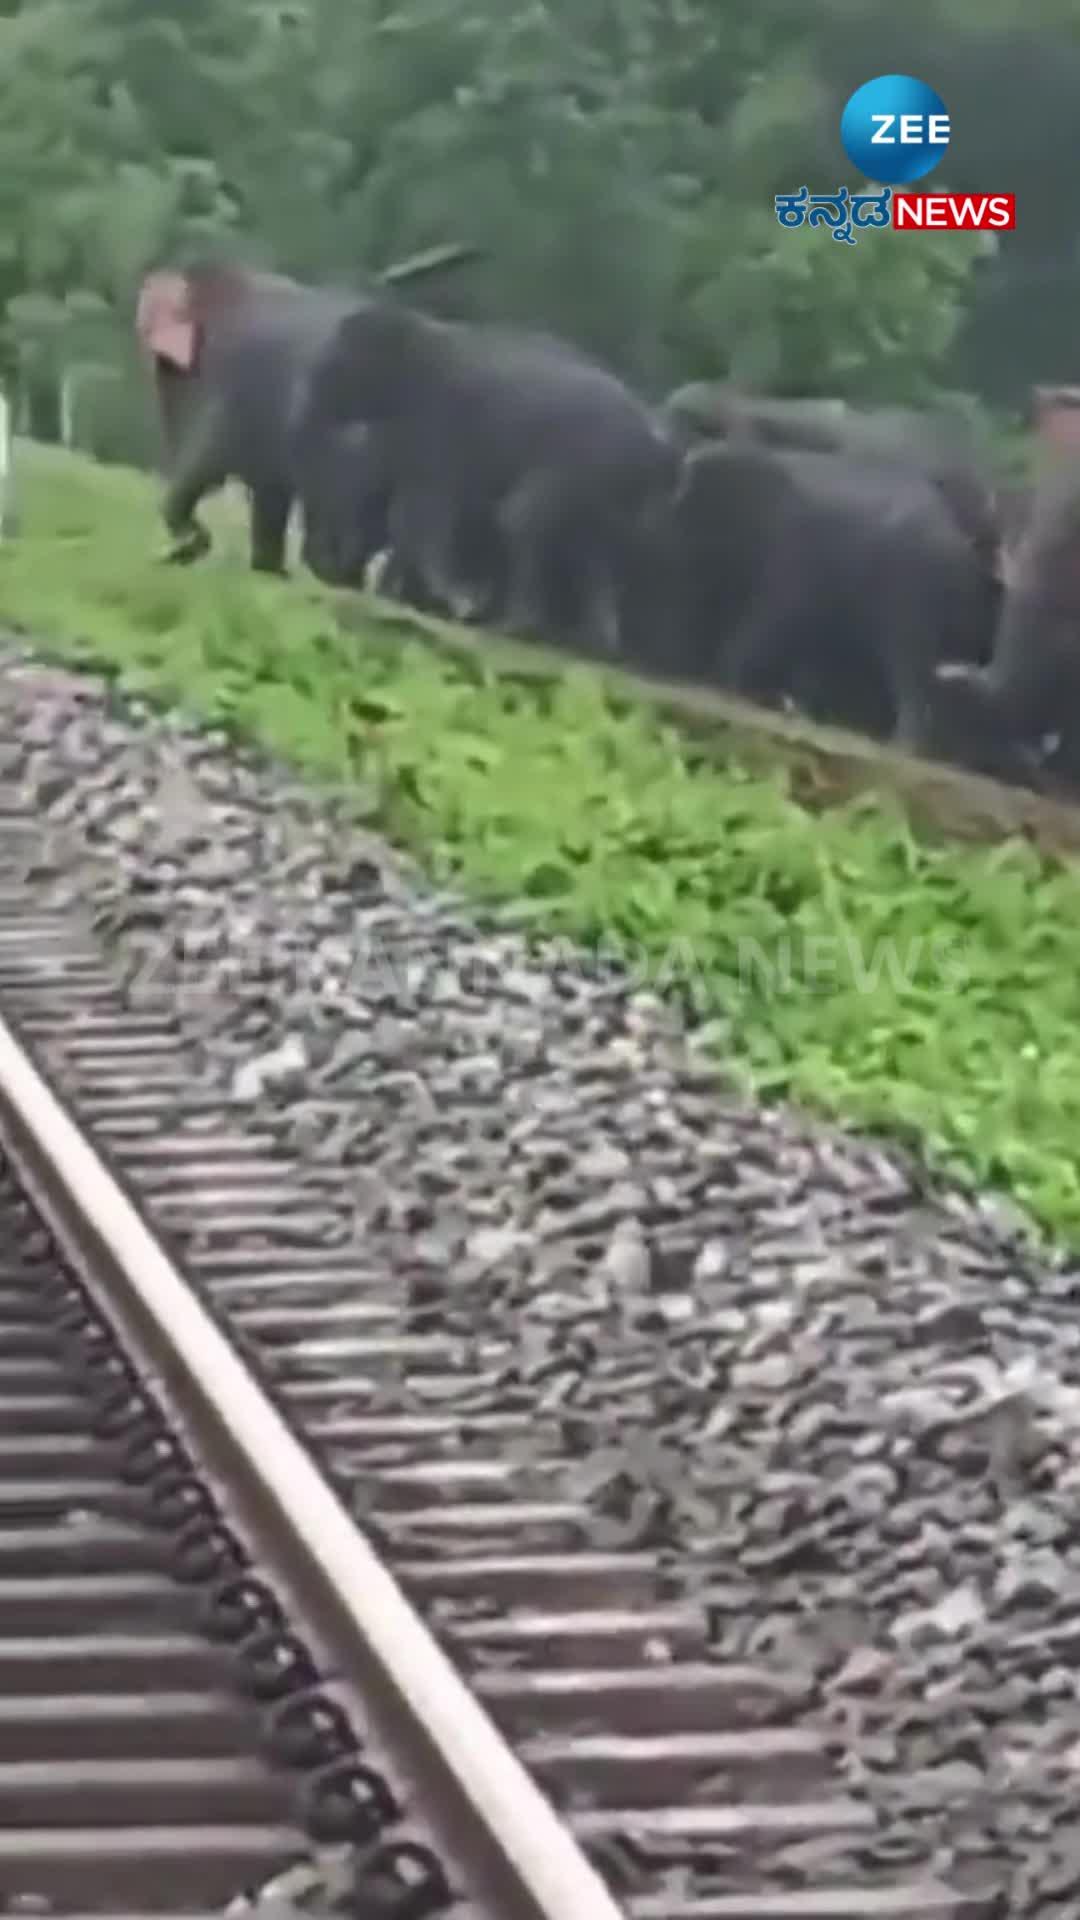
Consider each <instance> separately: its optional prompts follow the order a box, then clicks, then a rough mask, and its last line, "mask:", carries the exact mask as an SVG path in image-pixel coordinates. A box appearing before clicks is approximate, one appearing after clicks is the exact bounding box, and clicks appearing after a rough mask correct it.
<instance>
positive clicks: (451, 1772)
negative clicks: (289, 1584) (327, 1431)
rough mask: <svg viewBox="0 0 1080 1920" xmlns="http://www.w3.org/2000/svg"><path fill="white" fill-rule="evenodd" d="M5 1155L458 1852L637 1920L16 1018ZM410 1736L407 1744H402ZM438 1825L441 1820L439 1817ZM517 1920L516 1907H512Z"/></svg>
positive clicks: (542, 1918)
mask: <svg viewBox="0 0 1080 1920" xmlns="http://www.w3.org/2000/svg"><path fill="white" fill-rule="evenodd" d="M0 1141H2V1143H3V1146H4V1149H5V1151H6V1152H7V1153H8V1154H9V1156H10V1158H11V1160H12V1162H13V1164H14V1166H15V1167H16V1169H17V1172H18V1174H19V1177H20V1179H22V1180H23V1181H24V1182H25V1184H26V1186H27V1189H28V1191H29V1192H30V1193H31V1194H32V1196H33V1199H34V1203H35V1205H36V1206H37V1207H38V1208H39V1210H40V1212H41V1214H42V1216H43V1218H44V1219H45V1220H46V1222H47V1224H48V1226H49V1229H50V1231H51V1232H52V1233H53V1234H54V1236H55V1238H56V1240H57V1242H58V1244H59V1245H60V1247H61V1248H62V1250H63V1251H64V1252H65V1254H66V1255H67V1257H68V1258H70V1259H72V1260H74V1261H77V1262H78V1264H79V1266H80V1267H81V1268H82V1270H83V1272H84V1275H85V1277H86V1279H87V1281H88V1283H89V1284H90V1285H91V1287H92V1288H94V1289H95V1290H96V1291H98V1292H99V1294H100V1300H99V1304H100V1306H101V1307H102V1309H103V1311H104V1312H105V1314H106V1316H107V1317H108V1318H110V1319H112V1320H113V1321H114V1323H115V1324H117V1325H118V1328H119V1329H120V1330H121V1332H122V1334H123V1335H124V1336H125V1337H126V1338H127V1339H128V1340H131V1339H133V1338H134V1339H135V1340H137V1341H139V1342H140V1343H141V1344H142V1346H143V1348H144V1350H145V1351H146V1352H147V1353H148V1354H149V1356H150V1358H151V1359H152V1362H153V1364H154V1365H155V1366H156V1367H157V1369H158V1370H159V1374H160V1377H161V1379H162V1380H163V1381H164V1382H165V1384H166V1386H167V1388H169V1389H171V1390H172V1391H173V1392H174V1393H175V1394H176V1395H177V1396H178V1400H179V1404H180V1405H181V1406H182V1408H183V1410H184V1411H185V1413H187V1412H188V1410H189V1408H190V1407H191V1406H192V1405H194V1406H195V1407H196V1408H197V1410H198V1422H199V1424H198V1433H199V1439H200V1443H202V1442H203V1440H204V1439H208V1440H209V1442H210V1443H211V1445H212V1450H213V1451H214V1453H215V1454H216V1456H217V1458H218V1459H219V1460H220V1461H226V1462H227V1463H228V1467H229V1471H228V1474H227V1475H226V1484H227V1485H228V1487H229V1490H230V1492H231V1491H232V1489H233V1487H234V1486H236V1487H237V1490H238V1492H239V1493H240V1496H241V1499H242V1500H245V1501H247V1502H248V1503H249V1505H250V1506H253V1507H254V1509H255V1511H256V1512H257V1513H259V1514H260V1515H261V1516H262V1518H263V1521H264V1524H266V1523H269V1525H270V1526H271V1527H272V1529H273V1533H274V1537H275V1540H277V1539H278V1538H280V1539H281V1540H282V1541H283V1542H285V1543H286V1547H285V1550H286V1551H287V1553H288V1555H289V1558H290V1561H291V1562H292V1563H293V1565H294V1566H295V1568H296V1570H297V1573H298V1578H299V1579H300V1581H301V1583H302V1585H303V1587H304V1589H305V1598H306V1599H310V1600H312V1601H313V1602H314V1603H315V1604H316V1607H317V1611H318V1612H319V1613H320V1615H321V1616H322V1618H323V1619H324V1620H325V1621H327V1622H329V1623H330V1628H331V1636H332V1639H333V1643H334V1646H335V1651H336V1652H337V1653H338V1654H339V1656H340V1657H341V1658H342V1670H343V1675H344V1677H345V1678H346V1679H347V1680H348V1681H350V1682H352V1683H354V1684H355V1685H356V1686H357V1688H358V1690H359V1691H360V1692H361V1694H362V1697H363V1698H364V1699H365V1700H366V1699H367V1696H368V1691H369V1687H370V1684H371V1680H372V1678H373V1677H374V1678H375V1680H376V1682H377V1683H378V1684H379V1686H380V1688H381V1690H382V1692H383V1696H384V1701H385V1700H386V1699H387V1698H388V1699H389V1702H390V1705H391V1707H392V1709H393V1710H394V1711H395V1714H396V1718H397V1719H398V1720H401V1719H404V1721H405V1722H406V1731H407V1732H409V1733H410V1734H411V1739H410V1742H409V1744H410V1747H411V1748H412V1752H411V1753H410V1761H411V1762H412V1763H413V1766H414V1770H415V1772H416V1774H417V1776H418V1777H419V1779H420V1780H421V1782H422V1785H423V1787H424V1788H425V1789H428V1790H432V1791H435V1792H440V1793H443V1794H445V1796H446V1799H447V1801H448V1802H449V1803H451V1804H452V1806H453V1808H454V1818H455V1821H456V1820H458V1819H459V1818H460V1815H461V1814H464V1815H465V1816H466V1818H467V1820H468V1822H469V1831H468V1833H465V1832H463V1831H462V1830H461V1829H460V1828H457V1829H455V1837H456V1840H457V1850H458V1851H459V1852H460V1853H462V1854H463V1855H464V1856H466V1857H467V1858H468V1859H469V1861H470V1863H477V1865H478V1870H479V1871H480V1872H481V1874H482V1877H483V1878H484V1879H485V1880H486V1881H488V1882H489V1883H490V1881H491V1879H492V1877H493V1878H494V1883H495V1886H496V1889H497V1892H498V1895H499V1897H500V1904H501V1901H503V1900H511V1901H512V1902H513V1906H514V1908H515V1910H516V1911H517V1912H520V1913H528V1914H530V1915H531V1916H534V1917H535V1920H623V1915H622V1910H621V1909H620V1907H619V1906H618V1905H617V1903H616V1902H615V1901H614V1900H613V1898H612V1896H611V1894H610V1893H609V1892H608V1890H607V1889H606V1887H605V1886H604V1884H603V1881H602V1880H601V1879H600V1877H599V1875H598V1874H597V1873H596V1872H595V1871H594V1869H593V1868H592V1866H591V1865H590V1864H589V1862H588V1860H587V1859H586V1858H585V1855H584V1854H583V1853H582V1852H581V1850H580V1849H579V1847H578V1846H577V1843H576V1841H575V1840H574V1838H573V1836H572V1835H571V1834H570V1833H569V1831H568V1830H567V1828H566V1827H565V1826H564V1825H563V1824H562V1822H561V1821H560V1820H559V1818H558V1816H557V1814H556V1812H555V1810H554V1808H553V1807H552V1805H551V1803H550V1802H549V1801H548V1800H547V1798H546V1797H545V1796H544V1794H543V1793H542V1792H541V1791H540V1789H539V1788H538V1787H537V1786H536V1784H535V1783H534V1781H533V1780H532V1779H531V1778H530V1776H529V1774H528V1773H527V1772H526V1770H525V1769H524V1767H523V1766H522V1765H521V1762H520V1761H519V1760H518V1759H517V1758H516V1756H515V1755H514V1753H513V1752H512V1751H511V1749H510V1748H509V1747H508V1746H507V1745H506V1743H505V1742H504V1740H503V1738H502V1736H501V1735H500V1734H499V1732H498V1731H497V1729H496V1727H495V1725H494V1723H493V1722H492V1721H491V1720H490V1719H489V1717H488V1715H487V1713H486V1712H485V1711H484V1709H483V1708H482V1707H481V1705H480V1704H479V1703H478V1701H477V1700H476V1699H475V1698H474V1697H473V1695H472V1694H471V1693H470V1692H469V1690H468V1688H467V1686H466V1685H465V1683H464V1682H463V1680H462V1679H461V1678H460V1677H459V1675H458V1674H457V1673H456V1672H455V1670H454V1668H453V1666H452V1665H451V1663H450V1661H449V1660H448V1659H447V1657H446V1655H445V1654H444V1653H443V1652H442V1650H441V1648H440V1647H439V1646H438V1643H437V1642H436V1641H435V1639H434V1638H433V1636H432V1634H431V1633H430V1632H429V1630H428V1628H427V1627H426V1626H425V1624H424V1623H423V1621H422V1620H421V1619H420V1617H419V1616H418V1614H417V1613H416V1612H415V1610H414V1609H413V1607H412V1605H411V1604H410V1602H409V1600H408V1599H407V1598H406V1596H405V1594H404V1593H403V1591H402V1589H401V1588H400V1586H399V1585H398V1583H397V1581H396V1580H395V1579H394V1577H393V1575H392V1574H391V1573H390V1572H389V1571H388V1570H387V1568H386V1567H385V1566H384V1565H383V1563H382V1561H381V1560H380V1559H379V1557H378V1554H377V1553H376V1552H375V1550H374V1549H373V1547H372V1545H371V1544H370V1543H369V1542H368V1540H366V1539H365V1537H364V1535H363V1534H362V1533H361V1531H360V1530H359V1528H358V1527H357V1525H356V1523H355V1521H354V1520H353V1519H352V1517H351V1516H350V1514H349V1513H348V1511H347V1510H346V1508H345V1507H344V1505H343V1504H342V1502H341V1501H340V1500H339V1498H338V1497H337V1495H336V1493H335V1492H334V1491H333V1489H332V1488H331V1487H330V1486H329V1485H328V1484H327V1483H326V1481H325V1480H324V1479H323V1478H322V1476H321V1474H320V1473H319V1471H318V1469H317V1467H316V1466H315V1464H314V1462H313V1461H312V1460H311V1459H310V1458H309V1456H308V1455H307V1453H306V1452H305V1450H304V1448H303V1447H302V1446H301V1445H300V1443H299V1442H298V1441H297V1439H296V1438H295V1437H294V1435H293V1434H292V1433H291V1432H290V1431H289V1428H288V1427H287V1425H286V1424H285V1421H284V1420H283V1419H282V1417H281V1415H280V1414H279V1413H278V1411H277V1409H276V1408H275V1407H274V1405H273V1404H272V1402H271V1401H270V1400H269V1398H268V1397H267V1396H266V1394H265V1393H264V1392H263V1390H262V1389H261V1387H260V1386H259V1385H258V1383H257V1382H256V1381H255V1380H254V1379H253V1378H252V1376H251V1375H250V1374H249V1372H248V1371H247V1369H246V1367H245V1366H244V1364H243V1362H242V1360H241V1359H240V1358H239V1357H238V1355H237V1353H236V1352H235V1351H234V1350H233V1348H232V1346H231V1345H230V1343H229V1342H228V1340H227V1339H226V1338H225V1337H224V1335H223V1334H222V1333H221V1332H220V1331H219V1329H218V1328H217V1326H215V1324H214V1322H213V1320H212V1318H211V1317H210V1315H209V1314H208V1313H207V1312H206V1310H205V1309H204V1307H203V1306H202V1304H201V1303H200V1301H199V1300H198V1298H197V1296H196V1295H195V1293H194V1292H193V1291H192V1289H191V1287H190V1286H189V1285H188V1283H187V1282H186V1281H185V1279H184V1278H183V1276H182V1275H181V1273H180V1272H179V1270H178V1269H177V1267H176V1266H175V1265H174V1264H173V1262H172V1260H171V1259H170V1258H169V1257H168V1255H167V1253H166V1252H165V1250H164V1248H163V1247H162V1246H161V1244H160V1242H159V1241H158V1240H157V1239H156V1238H155V1237H154V1235H153V1234H152V1233H151V1232H150V1230H149V1229H148V1227H147V1226H146V1225H145V1224H144V1222H143V1220H142V1219H141V1218H140V1215H139V1213H138V1212H137V1210H136V1208H135V1207H134V1206H133V1204H132V1202H131V1201H130V1200H129V1199H128V1197H127V1195H126V1194H125V1193H124V1191H123V1189H122V1187H121V1186H120V1184H119V1183H118V1181H117V1180H116V1179H115V1177H114V1176H113V1174H112V1173H111V1172H110V1171H109V1169H108V1168H107V1166H106V1165H105V1164H104V1162H103V1161H102V1159H101V1158H100V1157H99V1155H98V1154H97V1153H96V1152H95V1150H94V1149H93V1148H92V1147H91V1146H90V1145H89V1143H88V1142H87V1140H86V1139H85V1138H84V1136H83V1135H82V1133H81V1132H80V1130H79V1128H78V1127H77V1126H76V1125H75V1123H74V1122H73V1121H72V1119H71V1118H70V1116H69V1115H68V1114H67V1113H66V1111H65V1110H64V1107H63V1106H62V1104H61V1102H60V1101H59V1100H58V1099H57V1097H56V1095H55V1094H54V1093H53V1091H52V1089H51V1088H50V1087H49V1085H48V1084H47V1082H46V1080H45V1079H44V1077H43V1076H42V1074H41V1073H40V1072H39V1071H38V1069H37V1068H36V1067H35V1065H34V1064H33V1062H32V1061H31V1060H30V1059H29V1057H28V1056H27V1054H26V1053H25V1051H24V1049H23V1048H22V1046H21V1045H20V1043H19V1041H18V1039H17V1037H16V1036H15V1034H14V1033H13V1031H12V1029H11V1027H10V1026H9V1025H8V1024H7V1022H6V1021H4V1020H3V1019H2V1018H0ZM398 1730H399V1731H400V1729H398ZM424 1811H425V1812H426V1811H428V1809H427V1806H426V1804H425V1805H424ZM503 1910H505V1909H503Z"/></svg>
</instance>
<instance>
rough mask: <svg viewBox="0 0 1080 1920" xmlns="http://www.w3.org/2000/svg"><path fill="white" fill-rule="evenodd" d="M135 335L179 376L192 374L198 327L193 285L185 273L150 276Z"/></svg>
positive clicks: (141, 296) (143, 289)
mask: <svg viewBox="0 0 1080 1920" xmlns="http://www.w3.org/2000/svg"><path fill="white" fill-rule="evenodd" d="M135 331H136V333H137V334H138V336H139V339H140V340H141V341H142V344H143V346H144V347H145V348H146V349H147V351H148V352H150V353H152V354H154V355H155V356H156V358H157V359H159V360H166V361H168V363H169V365H170V366H173V367H176V368H177V369H178V371H179V372H180V373H191V372H192V371H193V370H194V367H195V362H196V359H197V357H198V351H199V332H200V329H199V324H198V321H197V319H196V316H195V302H194V299H193V297H192V290H191V284H190V282H189V281H188V279H187V276H186V275H185V274H183V273H173V272H162V273H151V274H148V275H147V277H146V279H145V280H144V281H143V284H142V287H141V289H140V292H139V304H138V308H137V309H136V313H135Z"/></svg>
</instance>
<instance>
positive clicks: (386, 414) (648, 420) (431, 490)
mask: <svg viewBox="0 0 1080 1920" xmlns="http://www.w3.org/2000/svg"><path fill="white" fill-rule="evenodd" d="M357 421H359V422H362V423H363V424H365V425H366V426H367V427H369V428H370V429H371V430H372V432H373V433H374V435H375V436H376V438H377V440H378V442H379V444H380V445H381V447H382V450H383V454H384V457H385V460H386V463H387V471H388V474H389V480H390V489H391V540H392V546H393V550H394V552H395V554H396V555H397V558H398V561H399V563H400V564H401V565H402V566H403V567H404V568H406V569H408V570H409V571H411V572H414V573H415V574H416V575H418V576H419V577H420V578H421V580H422V581H423V582H424V584H425V586H426V589H427V591H428V592H429V593H430V594H431V595H432V596H433V597H434V598H435V599H436V600H438V601H441V602H443V603H449V604H451V605H455V604H457V603H459V602H460V598H461V592H462V588H463V586H464V588H465V589H466V591H467V592H468V594H469V596H470V598H471V604H472V613H473V617H474V618H482V619H484V620H485V621H489V622H491V623H493V624H496V623H497V624H499V625H501V626H502V627H503V628H504V629H505V630H507V631H509V632H514V633H520V634H523V635H527V636H530V637H535V638H540V639H544V640H548V641H551V642H553V643H555V644H561V645H565V646H569V647H573V648H576V649H579V650H581V651H583V652H587V653H593V654H595V653H597V652H600V653H609V654H610V653H612V652H617V651H619V650H621V649H622V648H623V646H624V635H625V630H626V628H627V626H628V624H629V620H630V618H631V617H632V613H633V609H631V608H629V607H628V604H627V601H628V583H629V582H630V581H631V579H632V578H633V577H634V572H635V568H636V567H637V565H638V560H637V555H636V552H635V541H636V539H637V538H638V537H639V535H640V530H641V526H642V524H643V520H644V517H645V516H646V515H647V513H648V511H649V510H650V508H651V506H652V505H653V504H654V502H655V501H656V500H657V499H658V498H662V497H664V496H665V495H666V494H667V493H669V492H670V490H671V488H672V487H673V485H674V482H675V477H676V474H677V470H678V455H677V452H676V449H675V447H674V445H673V444H672V442H671V441H670V439H669V438H668V437H667V435H666V434H665V433H664V432H663V430H662V429H661V428H660V426H659V425H658V424H657V421H656V420H655V418H654V416H653V414H652V413H651V411H650V409H649V408H648V407H647V406H646V404H645V403H644V402H643V401H641V400H639V399H638V398H637V397H636V395H634V394H633V393H631V392H630V390H629V388H628V387H626V386H625V384H624V383H623V382H622V381H621V380H619V379H618V378H617V377H616V376H615V375H614V374H612V373H610V372H608V371H607V369H606V368H604V367H601V366H599V365H597V364H596V363H595V362H593V361H591V360H590V359H589V358H588V357H587V356H586V355H585V354H583V353H581V352H579V351H578V350H577V349H576V348H574V347H571V346H568V345H566V344H564V343H563V342H560V341H557V340H553V339H549V338H547V337H546V336H544V335H541V334H525V333H518V332H514V331H512V330H510V329H505V328H500V327H491V326H466V325H462V324H458V323H453V322H448V321H439V320H434V319H431V318H430V317H428V316H426V315H423V314H420V313H418V312H416V311H415V310H411V309H408V308H406V307H403V306H398V305H393V304H391V303H388V302H379V301H370V302H366V303H364V304H363V305H359V306H357V307H356V309H355V310H354V311H353V312H351V313H349V314H348V315H346V316H344V317H343V318H342V319H341V320H340V322H339V323H338V325H337V327H336V329H335V331H334V334H333V337H332V339H331V340H330V341H329V342H328V343H327V345H326V346H325V347H324V348H323V350H322V352H321V353H320V355H319V356H318V358H317V360H316V362H315V365H314V366H313V369H312V372H311V376H310V380H309V390H308V405H307V412H306V415H305V428H304V431H305V433H307V434H308V435H310V436H311V437H312V438H313V439H315V438H317V437H318V435H319V434H320V433H322V432H325V431H326V430H327V429H328V428H340V427H341V426H342V425H344V424H346V423H351V422H357ZM463 555H465V556H467V559H468V565H467V566H466V565H465V564H464V561H463ZM463 571H464V572H467V573H468V574H469V575H470V576H471V577H469V578H467V579H465V580H463V578H462V575H463Z"/></svg>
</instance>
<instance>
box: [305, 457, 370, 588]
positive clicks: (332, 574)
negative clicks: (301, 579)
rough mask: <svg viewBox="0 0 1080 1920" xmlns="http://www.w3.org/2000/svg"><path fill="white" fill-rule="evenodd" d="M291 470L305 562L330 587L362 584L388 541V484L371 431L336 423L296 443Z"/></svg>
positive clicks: (360, 585)
mask: <svg viewBox="0 0 1080 1920" xmlns="http://www.w3.org/2000/svg"><path fill="white" fill-rule="evenodd" d="M293 470H294V474H295V478H296V488H297V493H298V495H299V499H300V507H301V512H302V516H303V528H304V532H303V543H302V546H301V558H302V560H303V563H304V565H305V566H306V567H308V568H310V570H311V572H312V573H314V574H315V575H316V576H317V577H318V578H319V579H320V580H325V581H326V582H328V584H330V585H332V586H342V587H362V586H363V585H364V583H365V581H366V579H367V574H368V568H369V566H370V564H371V562H372V561H373V560H374V558H375V556H376V554H378V553H384V552H386V551H387V550H388V548H389V546H390V489H389V486H388V484H387V479H386V473H385V469H384V463H383V461H382V459H381V457H380V453H379V449H378V446H377V444H376V442H375V439H374V436H373V435H372V434H371V432H370V431H369V430H368V428H367V427H364V426H359V425H356V426H351V427H342V428H338V429H336V430H335V431H334V432H332V433H329V434H326V435H324V436H322V437H321V439H320V441H319V443H318V444H317V445H313V446H311V447H309V448H307V449H306V450H305V449H303V448H298V449H297V452H296V455H295V458H294V468H293Z"/></svg>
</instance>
